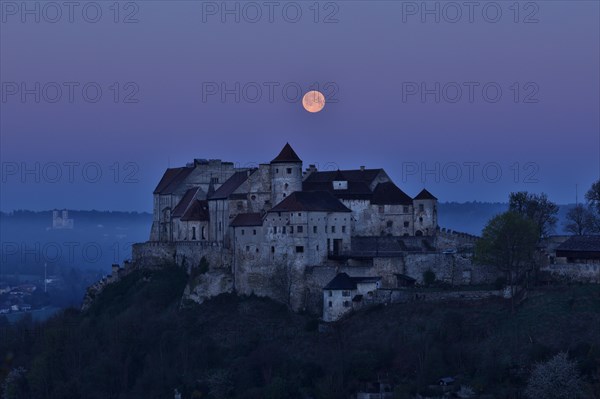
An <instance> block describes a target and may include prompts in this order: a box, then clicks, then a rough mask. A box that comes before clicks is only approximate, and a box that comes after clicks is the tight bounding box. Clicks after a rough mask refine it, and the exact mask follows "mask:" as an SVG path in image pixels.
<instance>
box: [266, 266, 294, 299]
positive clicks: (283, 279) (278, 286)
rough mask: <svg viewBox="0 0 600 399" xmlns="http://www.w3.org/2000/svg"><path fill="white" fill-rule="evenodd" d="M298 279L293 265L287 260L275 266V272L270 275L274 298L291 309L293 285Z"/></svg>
mask: <svg viewBox="0 0 600 399" xmlns="http://www.w3.org/2000/svg"><path fill="white" fill-rule="evenodd" d="M297 280H298V277H297V276H296V273H295V272H294V269H293V265H292V264H290V263H289V262H287V258H286V259H285V260H284V261H283V262H281V263H278V264H276V265H275V270H274V271H273V273H272V274H271V278H270V285H271V287H272V288H273V291H274V294H275V297H276V298H277V299H278V300H280V301H281V302H283V303H285V304H286V305H287V306H288V307H289V308H292V298H293V292H294V285H295V283H296V281H297Z"/></svg>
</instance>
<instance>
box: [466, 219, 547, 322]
mask: <svg viewBox="0 0 600 399" xmlns="http://www.w3.org/2000/svg"><path fill="white" fill-rule="evenodd" d="M538 240H539V229H538V226H537V225H536V224H535V223H534V222H533V221H531V220H530V219H529V218H527V217H525V216H523V215H522V214H520V213H517V212H514V211H508V212H504V213H501V214H500V215H497V216H495V217H494V218H492V219H491V220H490V221H489V222H488V223H487V225H486V226H485V228H484V229H483V234H482V237H481V239H480V240H479V241H478V242H477V244H476V247H475V261H476V262H477V263H479V264H489V265H492V266H495V267H497V268H498V270H500V271H502V272H503V273H504V274H505V276H506V281H507V283H508V284H509V286H510V287H511V294H512V295H511V310H513V311H514V296H515V285H516V284H518V283H519V282H520V281H521V279H522V278H523V277H525V275H526V273H527V272H528V271H530V270H532V268H533V263H534V255H535V250H536V244H537V242H538Z"/></svg>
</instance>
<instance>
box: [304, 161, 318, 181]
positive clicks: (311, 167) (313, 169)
mask: <svg viewBox="0 0 600 399" xmlns="http://www.w3.org/2000/svg"><path fill="white" fill-rule="evenodd" d="M316 171H317V166H316V165H315V164H310V165H308V168H306V171H305V172H304V173H303V174H302V175H303V177H304V178H306V177H308V176H310V174H311V173H313V172H316Z"/></svg>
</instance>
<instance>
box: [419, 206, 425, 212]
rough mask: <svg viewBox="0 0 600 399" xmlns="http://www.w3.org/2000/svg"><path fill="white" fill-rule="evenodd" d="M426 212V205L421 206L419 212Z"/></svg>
mask: <svg viewBox="0 0 600 399" xmlns="http://www.w3.org/2000/svg"><path fill="white" fill-rule="evenodd" d="M424 210H425V205H423V204H419V212H423V211H424Z"/></svg>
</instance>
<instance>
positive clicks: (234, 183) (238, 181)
mask: <svg viewBox="0 0 600 399" xmlns="http://www.w3.org/2000/svg"><path fill="white" fill-rule="evenodd" d="M255 170H256V169H252V170H247V171H242V172H235V173H234V174H233V175H232V176H231V177H230V178H229V179H227V180H226V181H225V183H223V184H222V185H221V187H219V188H218V189H217V190H216V191H215V193H214V194H213V195H211V196H210V198H209V199H210V200H213V199H226V198H229V196H230V195H231V194H233V193H234V191H235V190H237V189H238V188H239V187H240V186H241V185H242V184H243V183H244V182H245V181H246V180H248V177H249V176H250V175H251V174H252V173H254V171H255Z"/></svg>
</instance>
